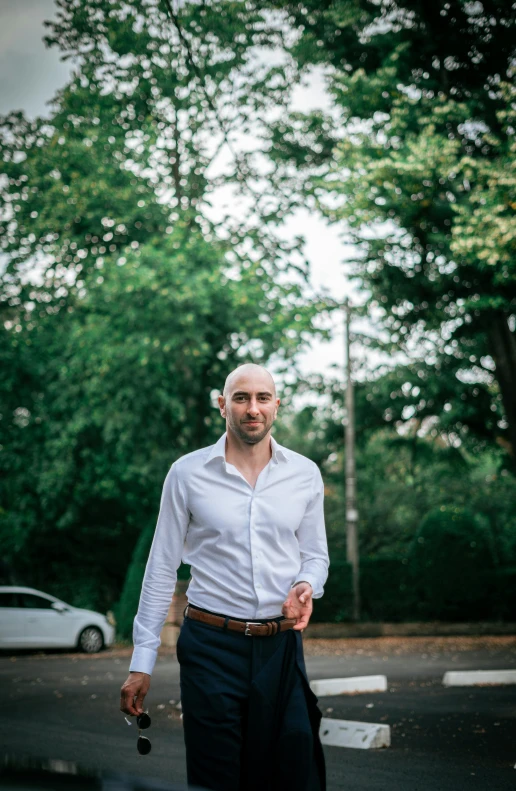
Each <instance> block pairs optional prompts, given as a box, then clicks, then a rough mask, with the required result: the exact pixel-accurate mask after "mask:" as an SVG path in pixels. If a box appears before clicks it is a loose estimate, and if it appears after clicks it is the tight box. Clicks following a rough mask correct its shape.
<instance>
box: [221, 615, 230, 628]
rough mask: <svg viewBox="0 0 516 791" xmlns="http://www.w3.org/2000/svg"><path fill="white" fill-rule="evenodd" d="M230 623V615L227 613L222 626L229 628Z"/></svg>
mask: <svg viewBox="0 0 516 791" xmlns="http://www.w3.org/2000/svg"><path fill="white" fill-rule="evenodd" d="M228 623H229V615H226V617H225V618H224V624H223V626H222V628H223V629H227V628H228Z"/></svg>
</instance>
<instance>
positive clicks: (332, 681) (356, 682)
mask: <svg viewBox="0 0 516 791" xmlns="http://www.w3.org/2000/svg"><path fill="white" fill-rule="evenodd" d="M310 689H311V690H312V692H313V693H314V695H317V697H322V696H324V695H352V694H354V693H356V692H386V691H387V676H354V677H351V678H323V679H318V680H317V681H311V682H310Z"/></svg>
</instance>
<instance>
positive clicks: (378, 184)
mask: <svg viewBox="0 0 516 791" xmlns="http://www.w3.org/2000/svg"><path fill="white" fill-rule="evenodd" d="M274 5H275V7H277V8H280V9H281V10H282V11H283V12H285V14H288V19H289V24H290V25H292V27H293V29H295V30H296V32H297V35H296V36H293V37H292V44H291V48H290V51H291V53H292V54H293V55H294V57H295V58H296V60H297V62H298V64H299V66H300V68H301V69H302V70H305V71H307V70H309V69H310V68H311V67H312V65H314V64H317V65H319V66H323V67H325V73H326V75H327V86H328V89H329V92H330V94H331V98H332V105H331V109H330V111H329V112H328V113H327V114H326V116H324V115H322V114H321V112H320V111H317V112H316V113H311V114H305V115H304V116H303V114H300V113H299V112H296V113H294V114H293V115H292V116H291V117H290V118H288V117H286V116H283V117H281V118H280V119H279V120H278V122H277V125H276V126H275V127H274V128H273V130H272V131H271V141H272V142H273V145H271V148H270V152H269V155H270V157H271V159H272V160H273V162H274V170H273V175H272V177H271V182H272V185H273V186H272V188H277V189H278V191H279V192H281V194H282V195H285V194H287V195H288V196H289V200H290V201H292V202H296V201H297V202H298V203H299V204H302V205H307V204H308V205H310V206H313V207H314V208H318V209H319V210H320V211H321V212H322V213H323V214H324V216H326V217H327V218H328V219H329V220H331V221H332V222H338V223H340V224H342V226H343V228H345V229H346V237H347V239H348V241H351V242H354V243H355V246H356V254H355V256H354V259H353V260H351V261H350V263H349V268H350V273H351V274H354V275H355V276H356V277H357V278H358V279H359V281H360V283H361V284H362V286H363V287H364V289H365V290H366V292H368V294H369V300H368V303H367V305H365V306H364V313H366V314H367V315H368V316H369V317H371V316H373V317H377V318H378V323H379V325H380V327H381V329H382V331H383V332H382V335H381V342H380V341H378V342H377V344H376V345H377V346H379V347H380V348H382V349H383V350H384V351H385V352H386V353H387V354H396V353H398V354H399V352H400V351H402V352H403V353H404V356H405V358H406V359H409V360H410V361H411V363H412V365H411V369H412V370H411V372H410V377H409V381H411V382H412V385H413V386H415V385H418V389H420V391H421V395H420V397H419V398H417V399H415V400H414V401H413V403H412V414H414V415H415V416H416V417H420V418H421V419H423V418H424V417H425V415H427V414H429V413H430V412H432V413H433V417H436V418H438V419H439V421H440V423H441V424H442V426H443V427H444V428H445V429H446V430H449V431H453V433H454V434H455V435H457V436H458V437H460V438H462V439H463V440H466V439H467V438H468V436H469V435H474V436H475V439H476V442H477V444H482V445H483V446H484V447H485V446H486V444H491V445H492V444H493V443H494V442H495V441H496V442H497V443H499V444H500V445H501V446H503V447H504V448H505V449H506V450H508V451H509V452H510V453H512V455H513V456H514V455H515V451H514V448H515V447H516V400H515V393H516V335H515V324H514V323H515V316H516V311H515V306H516V269H515V266H514V261H515V260H516V257H515V251H516V212H515V208H516V206H515V203H514V193H515V187H516V180H515V179H516V176H515V164H514V163H515V157H514V153H515V136H514V135H515V131H514V130H515V124H514V107H515V104H514V95H515V87H514V74H515V72H514V56H515V52H516V49H515V44H514V42H515V41H516V38H515V35H514V33H515V27H516V18H515V16H514V12H513V9H512V8H511V7H510V3H500V4H497V5H496V4H495V5H491V6H489V7H488V6H486V5H485V4H477V3H473V4H472V3H470V2H467V0H458V2H456V3H453V4H449V3H446V2H444V0H439V1H438V2H432V3H430V4H421V3H416V2H414V1H413V0H396V1H395V2H389V3H370V2H366V0H358V2H354V3H351V2H348V0H337V1H336V2H331V3H330V2H322V3H320V2H315V1H310V2H306V3H303V4H298V3H291V2H277V3H274ZM491 30H493V31H494V30H496V31H497V32H496V35H494V34H491V33H488V31H491ZM281 137H283V138H284V139H285V140H286V143H285V144H281V142H280V141H279V138H281ZM312 151H316V152H317V155H316V156H312V154H311V152H312ZM395 375H396V374H395ZM418 377H419V378H418Z"/></svg>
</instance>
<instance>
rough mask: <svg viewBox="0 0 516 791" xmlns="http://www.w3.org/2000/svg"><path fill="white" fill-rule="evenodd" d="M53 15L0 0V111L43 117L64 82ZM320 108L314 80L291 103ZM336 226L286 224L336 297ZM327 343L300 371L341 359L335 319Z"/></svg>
mask: <svg viewBox="0 0 516 791" xmlns="http://www.w3.org/2000/svg"><path fill="white" fill-rule="evenodd" d="M53 15H54V2H53V0H1V2H0V113H2V114H3V113H6V112H9V111H11V110H24V111H25V112H26V113H27V114H28V115H30V116H36V115H46V114H48V112H49V107H48V104H47V102H48V101H49V100H50V99H51V98H52V96H53V95H54V93H55V91H56V90H57V89H58V88H60V87H62V86H63V85H64V84H65V82H66V81H67V79H68V75H69V68H70V67H69V65H68V63H66V62H64V63H63V62H61V61H60V59H59V53H58V51H56V50H55V49H48V48H46V47H45V45H44V43H43V35H44V34H45V29H44V27H43V21H44V20H45V19H49V18H51V17H52V16H53ZM321 104H324V97H323V91H322V86H321V84H320V83H319V82H318V81H315V82H314V83H313V84H312V86H311V88H310V90H306V89H305V90H304V91H303V92H302V93H299V92H298V94H297V95H296V105H297V106H298V107H301V106H302V107H303V108H304V109H305V110H306V109H309V107H314V106H318V105H319V106H320V105H321ZM340 230H341V229H337V228H336V227H328V226H327V225H326V224H325V223H324V222H323V221H322V220H321V219H320V218H318V217H317V216H314V215H311V214H310V213H309V212H307V211H301V212H299V213H297V214H296V215H294V216H293V217H292V219H291V220H290V221H289V222H288V224H287V231H288V232H289V233H291V234H302V235H304V236H305V238H306V241H307V246H306V252H307V255H308V258H309V260H310V262H311V272H312V276H311V281H312V285H313V287H314V289H316V290H320V289H322V288H326V289H328V290H330V291H331V294H332V296H334V297H337V298H341V297H342V296H343V295H344V294H345V293H347V292H348V291H349V287H348V286H346V283H345V279H344V275H343V266H342V263H341V262H342V260H343V259H344V258H345V257H346V256H347V255H348V254H349V252H350V251H349V248H347V247H346V246H345V245H344V244H343V243H342V242H341V240H340V239H339V231H340ZM335 323H336V327H337V329H336V331H335V335H334V339H333V341H331V342H329V343H324V344H322V343H317V344H314V346H313V348H312V349H311V351H309V352H308V353H306V354H305V355H303V358H302V368H303V370H304V371H305V372H306V373H308V372H311V371H314V372H320V373H323V372H328V370H329V369H330V367H331V366H332V365H333V364H337V365H339V366H342V364H343V359H344V351H343V332H342V328H341V326H340V324H341V317H338V318H337V317H336V321H335Z"/></svg>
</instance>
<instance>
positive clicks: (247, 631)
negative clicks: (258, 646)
mask: <svg viewBox="0 0 516 791" xmlns="http://www.w3.org/2000/svg"><path fill="white" fill-rule="evenodd" d="M250 626H263V624H261V623H258V621H246V622H245V632H244V634H246V635H247V636H248V637H252V636H253V634H252V632H250V631H249V627H250Z"/></svg>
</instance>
